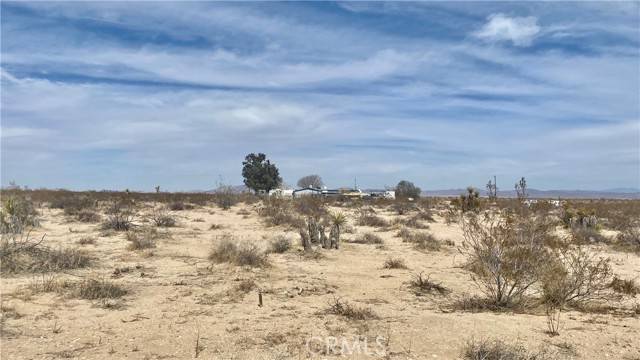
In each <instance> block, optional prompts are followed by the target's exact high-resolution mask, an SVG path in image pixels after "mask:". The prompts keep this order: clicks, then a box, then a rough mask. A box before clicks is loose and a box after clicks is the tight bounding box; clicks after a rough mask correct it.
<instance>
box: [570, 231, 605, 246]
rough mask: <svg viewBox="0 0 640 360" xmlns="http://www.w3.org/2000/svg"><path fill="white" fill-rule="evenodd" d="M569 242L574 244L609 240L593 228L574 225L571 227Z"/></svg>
mask: <svg viewBox="0 0 640 360" xmlns="http://www.w3.org/2000/svg"><path fill="white" fill-rule="evenodd" d="M570 231H571V242H573V243H574V244H593V243H606V242H608V241H609V240H608V239H607V238H606V237H604V236H602V234H600V233H599V232H598V230H596V229H595V228H591V227H574V228H571V230H570Z"/></svg>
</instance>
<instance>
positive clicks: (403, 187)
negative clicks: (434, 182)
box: [396, 180, 421, 199]
mask: <svg viewBox="0 0 640 360" xmlns="http://www.w3.org/2000/svg"><path fill="white" fill-rule="evenodd" d="M420 192H421V190H420V188H419V187H417V186H415V185H413V183H412V182H411V181H407V180H402V181H400V182H399V183H398V185H396V198H398V199H407V198H413V199H417V198H419V197H420Z"/></svg>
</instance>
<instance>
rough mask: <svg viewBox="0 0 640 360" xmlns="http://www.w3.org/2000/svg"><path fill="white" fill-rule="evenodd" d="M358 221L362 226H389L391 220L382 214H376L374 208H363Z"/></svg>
mask: <svg viewBox="0 0 640 360" xmlns="http://www.w3.org/2000/svg"><path fill="white" fill-rule="evenodd" d="M357 223H358V225H360V226H371V227H387V226H389V222H388V221H387V220H385V219H383V218H381V217H380V216H377V215H375V213H374V211H373V209H369V208H361V209H360V213H359V214H358V218H357Z"/></svg>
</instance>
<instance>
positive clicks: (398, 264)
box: [382, 258, 408, 269]
mask: <svg viewBox="0 0 640 360" xmlns="http://www.w3.org/2000/svg"><path fill="white" fill-rule="evenodd" d="M382 268H383V269H407V268H408V267H407V264H406V263H405V262H404V259H402V258H387V260H385V261H384V264H383V265H382Z"/></svg>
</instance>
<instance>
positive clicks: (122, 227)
mask: <svg viewBox="0 0 640 360" xmlns="http://www.w3.org/2000/svg"><path fill="white" fill-rule="evenodd" d="M133 217H134V214H133V212H132V211H131V210H130V209H129V208H128V207H125V206H123V205H122V204H120V203H114V204H113V205H112V206H111V207H110V208H109V209H108V211H107V219H106V220H105V221H104V222H103V223H102V230H114V231H129V230H131V228H132V227H133Z"/></svg>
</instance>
